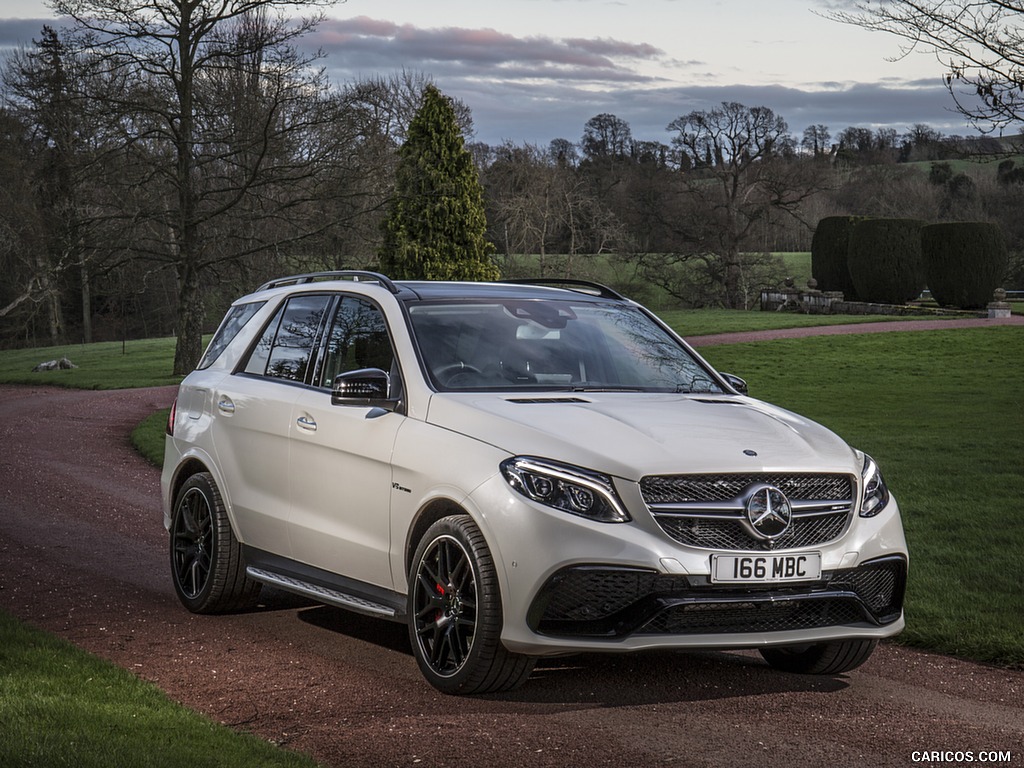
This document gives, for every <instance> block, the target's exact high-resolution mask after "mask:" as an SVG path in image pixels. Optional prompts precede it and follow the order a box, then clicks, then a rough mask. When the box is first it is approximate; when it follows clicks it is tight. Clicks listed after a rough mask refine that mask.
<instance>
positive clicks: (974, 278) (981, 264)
mask: <svg viewBox="0 0 1024 768" xmlns="http://www.w3.org/2000/svg"><path fill="white" fill-rule="evenodd" d="M921 255H922V259H923V263H924V269H925V277H926V278H927V280H928V288H929V289H931V292H932V298H934V299H935V300H936V301H937V302H938V303H939V304H941V305H942V306H944V307H959V308H960V309H977V308H979V307H984V306H986V305H987V304H988V303H989V302H990V301H992V292H993V291H994V290H995V289H996V288H999V287H1000V285H1002V282H1003V280H1004V279H1005V278H1006V271H1007V268H1008V264H1009V261H1008V256H1007V252H1006V244H1005V242H1004V240H1003V232H1002V230H1001V229H1000V228H999V226H998V225H997V224H988V223H985V222H953V223H946V224H930V225H928V226H926V227H924V228H922V229H921Z"/></svg>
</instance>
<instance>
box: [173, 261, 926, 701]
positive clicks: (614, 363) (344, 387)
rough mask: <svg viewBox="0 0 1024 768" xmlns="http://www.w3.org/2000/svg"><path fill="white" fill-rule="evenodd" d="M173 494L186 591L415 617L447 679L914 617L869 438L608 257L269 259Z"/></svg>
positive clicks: (838, 636) (216, 367) (412, 624)
mask: <svg viewBox="0 0 1024 768" xmlns="http://www.w3.org/2000/svg"><path fill="white" fill-rule="evenodd" d="M162 493H163V515H164V524H165V525H166V527H167V529H168V531H169V533H170V566H171V574H172V577H173V581H174V587H175V589H176V591H177V594H178V597H179V598H180V599H181V601H182V603H184V605H185V606H186V607H187V608H188V609H189V610H190V611H194V612H197V613H218V612H226V611H239V610H244V609H246V608H251V607H253V606H255V605H256V604H257V602H258V600H259V597H260V590H261V588H262V586H263V585H270V586H272V587H275V588H278V589H283V590H288V591H292V592H296V593H299V594H302V595H305V596H307V597H309V598H312V599H313V600H315V601H318V602H320V603H324V604H329V605H332V606H337V607H340V608H343V609H345V610H348V611H356V612H359V613H363V614H369V615H371V616H378V617H381V618H383V619H390V620H393V621H399V622H404V623H405V624H406V625H407V626H408V630H409V639H410V643H411V645H412V652H413V654H414V656H415V658H416V661H417V663H418V664H419V667H420V669H421V670H422V673H423V675H424V676H425V677H426V678H427V680H428V681H429V682H430V683H431V684H432V685H434V686H436V687H437V688H438V689H440V690H441V691H444V692H447V693H481V692H487V691H498V690H508V689H510V688H513V687H515V686H516V685H518V684H520V683H522V682H523V681H524V680H525V679H526V677H527V676H528V675H529V674H530V670H531V669H532V667H533V664H534V660H535V659H537V658H538V657H544V656H556V655H564V654H570V653H578V652H595V651H607V652H624V651H640V650H648V649H691V648H703V649H709V648H717V649H740V648H745V649H757V650H759V651H760V652H761V654H762V655H763V656H764V658H765V659H766V660H767V662H768V663H769V664H770V665H772V666H773V667H777V668H779V669H783V670H788V671H794V672H801V673H820V674H837V673H841V672H845V671H847V670H850V669H853V668H854V667H856V666H858V665H860V664H862V663H863V662H864V661H865V660H866V659H867V658H868V656H869V655H870V654H871V652H872V651H873V650H874V648H875V646H876V644H877V643H878V641H879V639H880V638H884V637H889V636H891V635H895V634H896V633H898V632H899V631H900V630H901V629H902V628H903V594H904V586H905V584H906V578H907V547H906V542H905V539H904V535H903V528H902V523H901V521H900V512H899V508H898V506H897V503H896V500H895V499H894V498H893V496H892V495H890V493H889V490H888V489H887V488H886V485H885V482H884V481H883V479H882V475H881V472H880V471H879V468H878V466H877V465H876V464H875V462H874V461H873V460H872V459H871V457H870V456H867V455H865V454H864V453H862V452H860V451H858V450H856V449H854V448H851V447H850V446H848V445H847V444H846V443H844V442H843V441H842V440H841V439H839V438H838V437H837V436H836V435H835V434H833V433H832V432H830V431H829V430H827V429H825V428H824V427H822V426H820V425H818V424H815V423H814V422H811V421H808V420H807V419H804V418H801V417H800V416H797V415H795V414H793V413H790V412H788V411H785V410H782V409H781V408H776V407H774V406H771V405H768V404H766V403H763V402H760V401H758V400H755V399H753V398H751V397H749V396H748V395H747V393H746V385H745V384H744V382H743V381H742V380H741V379H739V378H737V377H735V376H731V375H728V374H721V373H719V372H717V371H716V370H714V369H713V368H712V367H711V366H710V365H709V364H708V363H707V362H705V361H704V360H703V359H702V358H701V357H700V356H699V355H698V354H696V353H695V352H694V351H693V350H692V349H691V348H690V347H689V346H688V345H687V344H686V342H684V341H683V340H682V339H681V338H679V336H677V335H676V334H675V333H674V332H673V331H672V330H670V329H669V328H668V327H666V326H665V324H664V323H662V322H661V321H659V319H658V318H657V317H655V316H654V315H653V314H652V313H651V312H649V311H647V310H645V309H644V308H643V307H641V306H639V305H638V304H636V303H634V302H632V301H630V300H628V299H626V298H623V297H622V296H620V295H619V294H617V293H615V292H614V291H612V290H610V289H608V288H606V287H604V286H600V285H595V284H592V283H584V282H578V281H550V280H547V281H520V282H502V283H456V282H412V281H409V282H406V281H392V280H390V279H388V278H387V277H385V276H383V275H379V274H375V273H369V272H331V273H318V274H312V275H297V276H293V277H287V278H283V279H280V280H275V281H273V282H270V283H268V284H266V285H264V286H262V287H261V288H260V289H259V290H257V291H256V292H255V293H253V294H251V295H248V296H245V297H243V298H241V299H238V300H237V301H236V302H235V303H234V304H233V305H232V307H231V308H230V310H229V311H228V313H227V316H226V317H225V318H224V321H223V323H222V324H221V326H220V328H219V330H218V331H217V333H216V335H215V336H214V338H213V340H212V342H211V343H210V346H209V348H208V349H207V350H206V353H205V356H204V357H203V359H202V361H201V362H200V364H199V367H198V369H197V370H196V371H194V372H193V373H191V374H190V375H189V376H188V377H187V378H185V380H184V381H183V382H182V384H181V387H180V391H179V393H178V397H177V400H176V403H175V408H174V410H173V411H172V414H171V417H170V420H169V423H168V435H167V441H166V456H165V463H164V469H163V476H162Z"/></svg>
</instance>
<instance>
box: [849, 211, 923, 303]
mask: <svg viewBox="0 0 1024 768" xmlns="http://www.w3.org/2000/svg"><path fill="white" fill-rule="evenodd" d="M924 224H925V222H923V221H918V220H917V219H864V220H862V221H859V222H857V225H856V226H855V227H853V228H852V229H851V231H850V248H849V251H848V252H847V257H846V260H847V267H848V268H849V270H850V279H851V280H852V282H853V285H854V288H855V289H856V291H857V296H858V298H859V299H860V300H861V301H870V302H878V303H880V304H905V303H906V302H908V301H912V300H913V299H916V298H917V297H918V296H919V295H920V294H921V291H923V290H924V288H925V286H926V285H927V283H928V281H927V279H926V277H925V274H924V264H923V263H922V258H921V228H922V227H923V226H924Z"/></svg>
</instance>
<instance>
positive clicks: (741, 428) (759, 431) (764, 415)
mask: <svg viewBox="0 0 1024 768" xmlns="http://www.w3.org/2000/svg"><path fill="white" fill-rule="evenodd" d="M427 421H428V422H429V423H431V424H435V425H436V426H439V427H442V428H444V429H449V430H453V431H455V432H459V433H461V434H464V435H466V436H468V437H472V438H474V439H477V440H481V441H483V442H485V443H488V444H490V445H493V446H495V447H497V448H499V449H501V450H504V451H507V452H508V453H509V454H510V455H522V456H537V457H541V458H548V459H553V460H556V461H561V462H567V463H570V464H576V465H578V466H582V467H586V468H589V469H593V470H597V471H600V472H605V473H607V474H611V475H615V476H617V477H622V478H625V479H628V480H639V479H640V478H641V477H643V476H644V475H657V474H678V473H695V472H761V471H776V472H782V471H801V472H807V471H821V472H848V473H854V474H856V473H859V471H860V467H859V466H857V463H856V458H855V456H854V452H853V451H852V449H851V448H850V447H849V446H848V445H847V444H846V443H845V442H843V441H842V440H841V439H840V438H839V437H837V436H836V435H835V434H834V433H832V432H831V431H829V430H827V429H825V427H822V426H821V425H820V424H816V423H815V422H813V421H809V420H807V419H804V418H802V417H801V416H798V415H796V414H794V413H790V412H789V411H785V410H783V409H781V408H776V407H775V406H772V405H768V404H767V403H762V402H760V401H758V400H754V399H752V398H748V397H737V396H732V395H723V396H714V395H712V396H695V395H679V394H650V393H633V392H610V393H594V392H585V393H565V394H561V393H559V394H552V393H548V392H545V393H539V394H536V395H531V394H530V393H523V394H509V393H501V394H496V393H458V394H454V393H441V394H435V395H434V396H433V397H432V398H431V401H430V406H429V410H428V413H427Z"/></svg>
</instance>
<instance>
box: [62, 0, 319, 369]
mask: <svg viewBox="0 0 1024 768" xmlns="http://www.w3.org/2000/svg"><path fill="white" fill-rule="evenodd" d="M331 4H333V3H332V0H300V1H299V2H293V1H292V0H54V2H53V8H54V10H55V11H56V12H57V13H58V14H60V15H64V16H68V17H70V18H71V19H72V20H73V22H74V25H75V40H76V43H77V45H78V46H80V47H81V49H82V50H91V51H97V52H100V53H101V54H102V57H103V62H104V63H105V66H106V67H107V69H108V70H109V71H110V72H118V73H123V75H124V76H125V79H126V81H127V82H128V85H129V87H128V88H126V89H125V90H124V91H123V92H122V93H121V94H120V95H117V96H112V95H110V94H100V95H98V97H97V98H99V99H101V102H102V104H103V106H104V108H105V109H108V110H110V111H112V112H115V113H117V114H118V115H119V116H121V120H120V125H121V126H122V127H123V135H122V136H121V137H120V138H121V144H122V147H123V150H124V152H125V155H126V157H128V158H130V161H131V167H132V168H133V169H134V173H133V174H132V175H131V176H130V178H129V179H128V180H129V181H130V182H131V183H132V184H133V185H134V186H135V187H136V189H135V191H136V192H137V191H138V189H139V187H140V186H141V187H145V189H146V190H147V192H146V193H145V194H142V195H139V196H138V198H137V201H138V202H139V203H140V204H142V205H144V206H145V207H144V208H143V212H142V214H141V215H142V216H143V217H144V218H145V219H146V220H147V221H149V222H150V225H149V228H148V231H149V232H150V234H151V235H152V237H151V238H150V239H149V240H148V241H143V242H138V243H137V244H136V247H137V248H138V249H139V250H141V251H142V252H143V254H144V255H145V256H147V257H149V258H154V259H160V260H163V261H164V262H165V263H167V264H169V265H170V266H172V267H173V269H174V271H175V274H176V277H177V285H178V298H177V312H176V316H177V329H176V330H177V346H176V350H175V358H174V372H175V373H177V374H184V373H186V372H187V371H189V370H191V368H192V367H194V365H195V364H196V362H197V361H198V359H199V355H200V354H201V351H202V331H203V324H204V319H205V312H204V280H205V279H206V278H208V277H209V276H210V274H211V270H212V269H213V268H214V267H215V266H216V265H217V264H219V263H224V262H228V261H232V260H238V259H240V258H243V257H245V256H246V255H250V254H253V253H257V252H260V251H261V250H265V249H270V248H275V247H278V246H279V245H280V244H281V243H282V242H289V241H292V240H294V239H296V238H301V237H303V236H308V234H309V230H308V228H307V225H308V224H309V221H304V220H303V218H302V216H300V213H301V211H302V209H301V204H302V202H303V201H308V200H309V199H310V194H311V189H312V187H314V186H315V179H314V178H313V176H312V172H313V169H315V168H317V167H318V166H322V165H324V164H329V163H330V162H331V160H332V156H331V151H330V150H329V149H328V148H325V147H323V146H320V145H319V144H318V143H317V142H316V141H315V136H314V133H315V132H314V130H313V129H314V127H315V126H318V125H325V124H328V123H329V122H330V121H332V120H333V119H334V118H335V115H334V114H333V113H332V111H331V108H330V102H329V101H328V100H326V99H323V98H321V96H322V94H323V93H324V90H325V88H326V81H325V78H324V74H323V72H322V70H320V69H318V68H316V67H314V66H313V64H314V63H315V60H316V59H317V58H318V55H316V54H315V55H313V56H304V55H301V54H299V53H298V52H297V49H296V48H295V46H294V42H295V41H296V40H297V39H298V38H299V37H301V36H303V35H305V34H306V33H308V32H310V31H311V30H312V29H314V28H315V26H316V25H317V24H318V23H319V21H320V20H321V19H322V13H323V11H322V10H321V9H322V8H323V7H326V6H328V5H331ZM296 7H300V8H306V9H312V10H313V11H314V13H313V15H312V16H310V17H306V18H291V17H289V16H287V15H286V13H287V12H290V11H292V10H294V9H295V8H296ZM228 94H231V95H232V96H233V97H235V98H236V101H234V102H233V103H231V102H226V101H225V97H226V96H227V95H228ZM87 95H91V94H87ZM243 124H244V130H241V131H239V127H240V126H241V125H243ZM257 212H258V219H257V218H254V216H253V214H256V213H257ZM247 213H248V214H249V215H246V214H247ZM241 222H244V224H245V225H242V226H240V224H241ZM254 222H259V224H260V226H259V227H258V230H257V231H256V232H248V233H247V231H248V229H249V227H248V225H252V224H253V223H254ZM271 222H272V223H274V224H275V225H276V226H275V227H273V228H272V227H270V223H271ZM320 226H322V225H320Z"/></svg>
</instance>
